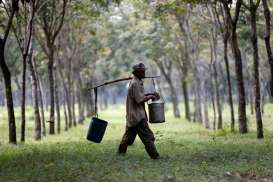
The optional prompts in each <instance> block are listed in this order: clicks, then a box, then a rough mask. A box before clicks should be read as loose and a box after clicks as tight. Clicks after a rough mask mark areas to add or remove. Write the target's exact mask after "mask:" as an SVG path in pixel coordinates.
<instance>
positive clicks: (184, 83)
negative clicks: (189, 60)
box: [182, 75, 191, 121]
mask: <svg viewBox="0 0 273 182" xmlns="http://www.w3.org/2000/svg"><path fill="white" fill-rule="evenodd" d="M182 90H183V97H184V105H185V106H184V107H185V118H186V119H187V120H188V121H190V120H191V114H190V103H189V102H190V101H189V93H188V83H187V80H186V78H185V75H183V78H182Z"/></svg>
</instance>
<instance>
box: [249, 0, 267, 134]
mask: <svg viewBox="0 0 273 182" xmlns="http://www.w3.org/2000/svg"><path fill="white" fill-rule="evenodd" d="M249 2H250V14H251V16H250V17H251V42H252V46H253V77H254V96H255V113H256V124H257V138H263V137H264V135H263V121H262V114H261V106H260V101H261V95H260V76H259V49H258V38H257V25H256V14H257V8H258V6H259V4H255V5H254V2H253V0H249Z"/></svg>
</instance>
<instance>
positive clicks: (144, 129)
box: [136, 121, 159, 159]
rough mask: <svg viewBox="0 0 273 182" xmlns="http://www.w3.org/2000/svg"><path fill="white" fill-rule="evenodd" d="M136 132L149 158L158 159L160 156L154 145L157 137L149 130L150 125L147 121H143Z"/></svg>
mask: <svg viewBox="0 0 273 182" xmlns="http://www.w3.org/2000/svg"><path fill="white" fill-rule="evenodd" d="M136 132H137V134H138V136H139V137H140V139H141V141H142V143H143V144H144V145H145V149H146V151H147V153H148V154H149V156H150V157H151V158H152V159H156V158H158V157H159V154H158V152H157V150H156V147H155V144H154V141H155V137H154V134H153V132H152V130H151V129H150V128H149V125H148V123H147V122H146V121H141V122H140V123H139V125H137V128H136Z"/></svg>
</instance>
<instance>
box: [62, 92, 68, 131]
mask: <svg viewBox="0 0 273 182" xmlns="http://www.w3.org/2000/svg"><path fill="white" fill-rule="evenodd" d="M63 110H64V119H65V120H64V121H65V128H64V131H67V130H68V119H67V112H66V101H65V94H64V99H63Z"/></svg>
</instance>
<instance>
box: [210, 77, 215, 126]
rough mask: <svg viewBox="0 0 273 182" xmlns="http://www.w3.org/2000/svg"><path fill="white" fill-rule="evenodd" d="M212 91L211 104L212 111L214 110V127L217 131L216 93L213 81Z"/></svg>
mask: <svg viewBox="0 0 273 182" xmlns="http://www.w3.org/2000/svg"><path fill="white" fill-rule="evenodd" d="M210 90H211V91H210V93H211V104H212V109H213V122H212V127H213V129H214V130H215V129H216V109H215V93H214V89H213V84H212V81H211V89H210Z"/></svg>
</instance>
